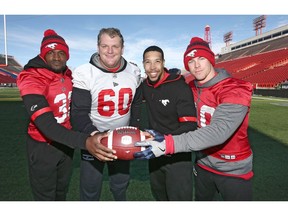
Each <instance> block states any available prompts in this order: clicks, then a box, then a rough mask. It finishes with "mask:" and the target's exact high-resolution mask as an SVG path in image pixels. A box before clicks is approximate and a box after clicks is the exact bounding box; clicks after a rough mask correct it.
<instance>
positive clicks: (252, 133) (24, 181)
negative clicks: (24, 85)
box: [0, 89, 288, 201]
mask: <svg viewBox="0 0 288 216" xmlns="http://www.w3.org/2000/svg"><path fill="white" fill-rule="evenodd" d="M143 111H144V113H145V109H144V108H143ZM287 114H288V99H279V98H270V97H266V98H264V97H253V100H252V107H251V114H250V127H249V137H250V140H251V144H252V149H253V152H254V174H255V176H254V179H253V186H254V188H253V190H254V200H255V201H288V184H287V183H288V133H287V130H288V122H287ZM0 120H1V124H0V131H1V132H0V147H1V148H0V160H1V163H0V164H1V165H0V176H1V177H0V179H1V180H0V201H30V200H32V195H31V192H30V187H29V182H28V175H27V162H26V152H25V137H26V127H27V124H28V117H27V115H26V111H25V109H24V107H23V104H22V101H21V99H20V98H19V93H18V90H17V89H0ZM145 126H146V122H145V121H144V122H143V125H142V127H145ZM74 159H75V161H74V171H73V176H72V180H71V184H70V189H69V193H68V200H70V201H77V200H79V192H78V191H79V188H78V185H79V151H78V150H77V151H76V152H75V157H74ZM105 176H106V178H105V180H104V184H103V191H102V196H101V200H103V201H112V200H113V198H112V195H111V193H110V191H109V188H108V181H107V175H105ZM127 196H128V200H129V201H153V200H154V199H153V197H152V194H151V192H150V186H149V178H148V169H147V161H132V162H131V182H130V185H129V188H128V194H127Z"/></svg>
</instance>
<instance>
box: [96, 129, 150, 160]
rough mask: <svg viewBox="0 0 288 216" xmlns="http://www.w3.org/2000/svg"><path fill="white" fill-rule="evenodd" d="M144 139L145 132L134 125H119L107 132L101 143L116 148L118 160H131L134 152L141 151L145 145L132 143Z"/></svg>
mask: <svg viewBox="0 0 288 216" xmlns="http://www.w3.org/2000/svg"><path fill="white" fill-rule="evenodd" d="M145 139H146V137H145V133H144V132H143V131H141V130H140V129H138V128H136V127H130V126H125V127H119V128H116V129H114V130H112V131H110V132H109V134H108V137H104V138H103V139H102V140H101V143H102V144H103V145H104V146H106V147H108V148H110V149H114V150H116V156H117V157H118V159H120V160H133V159H134V156H133V154H134V153H135V152H139V151H143V150H144V149H145V147H136V146H134V144H135V143H136V142H138V141H144V140H145Z"/></svg>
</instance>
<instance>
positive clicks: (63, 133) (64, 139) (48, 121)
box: [22, 94, 89, 149]
mask: <svg viewBox="0 0 288 216" xmlns="http://www.w3.org/2000/svg"><path fill="white" fill-rule="evenodd" d="M22 99H23V102H24V105H25V107H26V110H27V112H28V115H29V118H31V116H32V115H33V114H34V113H35V112H36V111H38V110H40V109H42V108H45V107H49V104H48V102H47V100H46V99H45V97H44V96H43V95H33V94H30V95H25V96H23V97H22ZM34 124H35V125H36V126H37V128H38V129H39V130H40V131H41V132H42V133H43V134H44V135H45V136H46V137H47V138H49V139H50V140H53V141H56V142H59V143H62V144H64V145H67V146H69V147H71V148H76V147H78V148H81V149H86V148H85V143H86V139H87V137H88V136H89V135H86V134H82V133H79V132H75V131H72V130H69V129H67V128H65V127H63V126H62V125H60V124H58V123H57V121H56V119H55V118H54V116H53V113H52V112H46V113H44V114H42V115H40V116H38V117H37V118H36V119H35V121H34Z"/></svg>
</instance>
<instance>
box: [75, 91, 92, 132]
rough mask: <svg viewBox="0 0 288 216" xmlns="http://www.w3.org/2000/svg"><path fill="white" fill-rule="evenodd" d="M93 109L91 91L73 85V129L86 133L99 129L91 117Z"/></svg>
mask: <svg viewBox="0 0 288 216" xmlns="http://www.w3.org/2000/svg"><path fill="white" fill-rule="evenodd" d="M90 111H91V94H90V91H88V90H84V89H79V88H76V87H73V90H72V97H71V113H70V119H71V125H72V128H73V130H76V131H80V132H83V133H86V134H91V133H92V132H94V131H97V127H95V126H94V125H93V123H92V121H91V119H90V117H89V114H90Z"/></svg>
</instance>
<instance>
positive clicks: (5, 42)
mask: <svg viewBox="0 0 288 216" xmlns="http://www.w3.org/2000/svg"><path fill="white" fill-rule="evenodd" d="M3 22H4V23H3V26H4V55H5V64H0V66H7V65H8V55H7V38H6V15H5V14H4V15H3Z"/></svg>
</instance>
